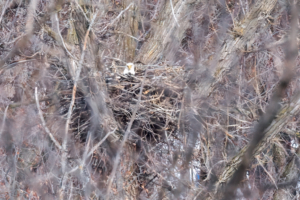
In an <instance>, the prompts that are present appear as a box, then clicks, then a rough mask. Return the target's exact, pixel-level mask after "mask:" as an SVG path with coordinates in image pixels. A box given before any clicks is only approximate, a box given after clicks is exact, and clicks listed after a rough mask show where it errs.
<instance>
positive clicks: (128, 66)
mask: <svg viewBox="0 0 300 200" xmlns="http://www.w3.org/2000/svg"><path fill="white" fill-rule="evenodd" d="M123 75H135V71H134V64H133V63H127V64H126V67H125V69H124V72H123Z"/></svg>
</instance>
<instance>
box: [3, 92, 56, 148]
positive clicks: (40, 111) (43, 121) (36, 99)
mask: <svg viewBox="0 0 300 200" xmlns="http://www.w3.org/2000/svg"><path fill="white" fill-rule="evenodd" d="M35 102H36V107H37V109H38V112H39V116H40V119H41V121H42V125H43V127H44V129H45V131H46V133H47V134H48V135H49V137H50V139H51V140H52V142H53V143H54V144H55V146H56V147H57V148H58V149H59V150H62V146H61V145H60V144H59V142H58V141H57V140H56V139H55V138H54V136H53V134H52V133H51V131H50V130H49V129H48V127H47V125H46V122H45V119H44V117H43V113H42V110H41V108H40V102H39V97H38V93H37V87H35ZM6 110H7V107H6Z"/></svg>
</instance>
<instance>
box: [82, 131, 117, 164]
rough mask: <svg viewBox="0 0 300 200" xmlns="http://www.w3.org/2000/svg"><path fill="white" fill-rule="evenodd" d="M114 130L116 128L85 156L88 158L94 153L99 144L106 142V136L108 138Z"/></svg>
mask: <svg viewBox="0 0 300 200" xmlns="http://www.w3.org/2000/svg"><path fill="white" fill-rule="evenodd" d="M116 130H117V128H115V129H114V130H113V131H111V132H109V133H107V134H106V135H105V137H104V138H103V139H102V140H101V141H100V142H99V143H98V144H96V145H95V146H94V147H93V148H92V149H91V150H90V152H89V153H88V154H87V158H88V157H90V156H91V155H92V154H93V153H94V151H96V150H97V149H98V148H99V147H100V146H101V144H102V143H103V142H104V141H105V140H106V138H107V137H108V136H110V135H111V134H113V133H114V132H115V131H116Z"/></svg>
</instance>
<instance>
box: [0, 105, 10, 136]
mask: <svg viewBox="0 0 300 200" xmlns="http://www.w3.org/2000/svg"><path fill="white" fill-rule="evenodd" d="M8 107H9V106H6V108H5V111H4V115H3V120H2V126H1V130H0V136H1V135H2V133H3V130H4V126H5V119H6V113H7V109H8Z"/></svg>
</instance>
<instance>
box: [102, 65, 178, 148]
mask: <svg viewBox="0 0 300 200" xmlns="http://www.w3.org/2000/svg"><path fill="white" fill-rule="evenodd" d="M114 77H118V78H115V80H114V81H113V82H112V83H108V84H107V87H108V93H109V96H110V99H111V102H110V103H109V105H110V107H111V108H112V110H113V114H114V117H115V119H116V121H117V122H118V123H119V127H120V129H121V130H123V131H124V130H125V129H126V127H127V125H128V122H129V121H130V119H131V117H132V113H133V111H134V109H137V108H136V107H137V106H138V102H139V93H140V90H141V86H142V85H143V89H142V93H141V99H140V102H139V108H138V112H137V116H136V117H135V120H134V122H133V125H132V128H131V132H133V133H135V134H133V135H135V136H138V137H140V138H141V139H142V140H143V141H148V142H153V143H157V142H161V141H163V140H162V139H163V138H165V137H168V135H169V134H170V133H176V130H177V129H178V127H177V124H178V117H179V115H180V108H181V103H182V91H183V87H184V69H183V67H182V66H167V65H162V66H155V67H153V66H152V67H151V66H146V65H145V66H136V71H135V75H134V76H133V75H129V76H128V75H126V76H124V75H122V74H120V73H116V74H114Z"/></svg>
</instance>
